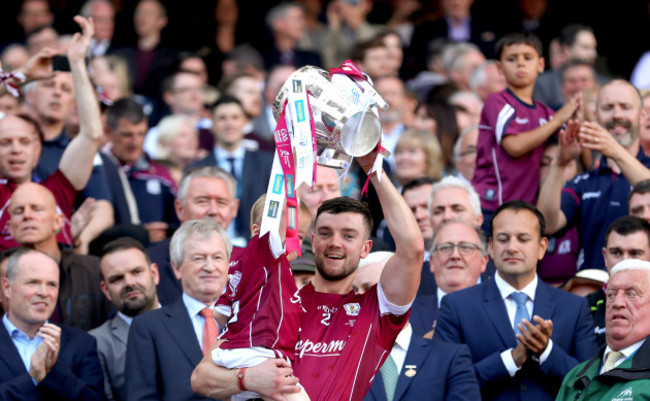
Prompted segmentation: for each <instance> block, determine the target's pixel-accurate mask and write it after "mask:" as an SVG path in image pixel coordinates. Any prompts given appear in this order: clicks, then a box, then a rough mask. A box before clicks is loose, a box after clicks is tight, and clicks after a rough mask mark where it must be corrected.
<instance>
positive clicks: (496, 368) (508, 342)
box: [435, 201, 596, 401]
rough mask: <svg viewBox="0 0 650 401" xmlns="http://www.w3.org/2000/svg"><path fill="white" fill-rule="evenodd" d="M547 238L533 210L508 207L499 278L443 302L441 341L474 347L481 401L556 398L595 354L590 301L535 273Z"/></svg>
mask: <svg viewBox="0 0 650 401" xmlns="http://www.w3.org/2000/svg"><path fill="white" fill-rule="evenodd" d="M543 233H544V217H543V216H542V214H541V213H540V212H539V211H538V210H537V209H536V208H535V206H533V205H531V204H530V203H527V202H523V201H510V202H506V203H504V204H502V205H501V206H499V208H498V209H497V210H496V211H495V213H494V217H493V218H492V237H491V238H490V252H491V253H492V257H493V259H494V262H495V264H496V267H497V274H496V275H495V276H494V278H493V279H491V280H488V281H486V282H484V283H481V285H478V286H473V287H470V288H466V289H464V290H461V291H456V292H454V293H452V294H448V295H446V296H445V297H444V298H443V299H442V304H441V308H440V315H439V317H438V323H437V324H436V332H435V336H436V337H437V338H439V339H441V340H444V341H449V342H454V343H464V344H467V346H469V348H470V351H471V353H472V361H473V363H474V370H475V371H476V376H477V378H478V380H479V384H480V385H481V396H482V399H483V400H509V401H510V400H553V399H555V396H556V394H557V391H558V390H559V387H560V384H561V381H562V378H563V377H564V375H565V374H566V373H568V371H569V370H571V368H573V367H574V366H576V365H577V364H578V363H580V362H582V361H584V360H586V359H588V358H589V357H590V356H591V355H593V352H594V351H595V350H596V343H595V336H594V335H593V332H592V321H591V316H590V315H589V310H588V308H587V302H586V301H585V300H584V299H583V298H579V297H577V296H575V295H572V294H569V293H566V292H564V291H561V290H558V289H556V288H554V287H551V286H550V285H548V284H545V283H544V282H542V281H541V280H540V279H539V278H538V276H537V262H538V261H539V260H540V259H541V258H542V257H543V256H544V253H545V251H546V247H547V244H548V241H547V239H546V238H545V237H544V234H543Z"/></svg>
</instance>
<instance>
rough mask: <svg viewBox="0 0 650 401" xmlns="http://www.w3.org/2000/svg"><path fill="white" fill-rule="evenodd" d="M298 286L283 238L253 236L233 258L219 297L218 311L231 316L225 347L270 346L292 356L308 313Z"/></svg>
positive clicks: (222, 346)
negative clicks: (281, 243)
mask: <svg viewBox="0 0 650 401" xmlns="http://www.w3.org/2000/svg"><path fill="white" fill-rule="evenodd" d="M272 242H273V243H272ZM297 292H298V289H297V288H296V282H295V280H294V278H293V274H292V273H291V267H290V266H289V261H288V260H287V258H286V256H285V255H284V250H283V249H281V245H280V240H279V239H277V240H276V241H272V240H271V237H270V234H266V235H264V236H263V237H262V238H259V236H257V235H256V236H255V237H253V238H252V239H251V240H250V242H249V243H248V245H247V246H246V248H245V249H244V250H243V252H241V254H240V255H239V257H238V259H233V260H232V261H231V262H230V268H229V271H228V286H227V288H226V292H225V293H224V294H223V295H222V296H221V297H220V298H219V301H217V311H218V312H220V313H222V314H224V315H226V316H230V319H229V320H228V326H227V328H226V331H225V332H224V333H223V334H222V335H221V337H220V338H222V339H226V340H228V341H227V342H224V343H223V344H222V345H221V348H223V349H234V348H250V347H266V348H271V349H275V350H277V351H280V352H282V353H283V354H284V355H285V356H287V357H288V358H289V359H293V351H294V348H295V345H296V341H297V340H298V329H299V324H300V316H301V315H302V314H303V310H302V308H301V306H300V298H299V297H298V296H297Z"/></svg>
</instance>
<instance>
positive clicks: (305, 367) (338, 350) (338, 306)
mask: <svg viewBox="0 0 650 401" xmlns="http://www.w3.org/2000/svg"><path fill="white" fill-rule="evenodd" d="M298 294H299V295H300V298H301V301H302V306H303V308H304V309H305V310H306V314H304V315H303V317H302V321H301V324H300V338H299V340H298V342H297V343H296V353H295V358H294V363H293V369H294V374H295V375H296V376H297V377H298V378H299V379H300V384H302V386H303V387H304V388H305V390H306V391H307V394H309V397H310V398H311V400H312V401H325V400H332V401H344V400H346V401H347V400H358V401H361V400H362V399H363V397H364V396H365V395H366V393H367V392H368V390H370V385H371V384H372V380H373V379H374V378H375V374H376V373H377V371H378V370H379V368H380V367H381V365H382V363H383V362H384V360H385V359H386V358H387V357H388V355H389V354H390V350H391V348H392V347H393V344H394V343H395V339H396V338H397V335H398V334H399V332H400V331H401V330H402V328H403V327H404V325H405V324H406V322H407V321H408V315H409V313H408V312H409V309H410V305H407V306H404V307H401V306H395V305H392V304H390V303H389V302H388V301H387V300H386V298H385V296H384V295H383V291H382V290H381V289H380V288H379V287H378V286H377V285H375V286H373V287H371V288H370V289H369V290H368V291H366V292H365V293H364V294H362V295H356V294H355V293H354V292H352V291H351V292H350V293H348V294H346V295H337V294H327V293H322V292H316V290H315V289H314V286H313V285H312V284H311V283H309V284H307V285H305V286H303V287H302V288H300V290H299V291H298Z"/></svg>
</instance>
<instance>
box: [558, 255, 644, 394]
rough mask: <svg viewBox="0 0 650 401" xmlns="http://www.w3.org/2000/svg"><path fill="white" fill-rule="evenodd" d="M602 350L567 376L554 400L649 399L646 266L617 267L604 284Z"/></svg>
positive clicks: (625, 263) (627, 263)
mask: <svg viewBox="0 0 650 401" xmlns="http://www.w3.org/2000/svg"><path fill="white" fill-rule="evenodd" d="M605 336H606V337H607V346H606V347H604V348H601V349H600V351H599V352H598V353H597V354H596V356H594V357H593V358H592V359H590V360H589V361H587V362H585V363H582V364H580V365H578V366H576V367H575V368H574V369H573V370H571V371H570V372H569V373H568V374H567V375H566V377H565V378H564V381H563V382H562V388H561V390H560V394H558V396H557V399H558V400H609V399H611V400H632V399H642V398H648V397H649V396H650V387H649V386H648V379H650V364H649V362H648V360H649V359H650V342H648V344H646V343H645V342H646V341H647V338H648V336H650V262H647V261H642V260H638V259H628V260H624V261H622V262H619V263H617V264H616V265H615V266H614V267H613V268H612V271H611V276H610V279H609V283H608V284H607V312H606V333H605Z"/></svg>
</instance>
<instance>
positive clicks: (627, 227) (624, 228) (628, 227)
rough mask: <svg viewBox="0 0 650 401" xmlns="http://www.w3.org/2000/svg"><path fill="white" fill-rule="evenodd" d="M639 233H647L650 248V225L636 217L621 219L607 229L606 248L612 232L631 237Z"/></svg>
mask: <svg viewBox="0 0 650 401" xmlns="http://www.w3.org/2000/svg"><path fill="white" fill-rule="evenodd" d="M639 231H642V232H644V233H645V236H646V239H647V240H648V246H649V247H650V223H648V222H647V221H645V220H643V219H642V218H640V217H636V216H623V217H619V218H618V219H616V220H614V221H613V222H612V224H610V225H609V227H607V231H606V232H605V246H607V240H608V239H609V235H610V234H611V233H612V232H615V233H617V234H619V235H630V234H634V233H636V232H639Z"/></svg>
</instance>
